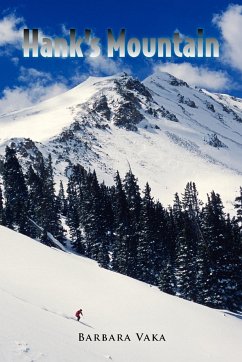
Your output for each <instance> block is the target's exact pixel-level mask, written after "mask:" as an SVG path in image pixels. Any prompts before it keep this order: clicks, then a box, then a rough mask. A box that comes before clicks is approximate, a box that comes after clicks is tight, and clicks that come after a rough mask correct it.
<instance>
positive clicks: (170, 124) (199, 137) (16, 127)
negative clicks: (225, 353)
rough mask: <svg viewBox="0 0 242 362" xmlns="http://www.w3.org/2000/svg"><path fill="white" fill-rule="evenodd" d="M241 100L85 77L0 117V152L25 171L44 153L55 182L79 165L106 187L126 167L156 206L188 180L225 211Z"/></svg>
mask: <svg viewBox="0 0 242 362" xmlns="http://www.w3.org/2000/svg"><path fill="white" fill-rule="evenodd" d="M241 102H242V100H240V99H238V98H235V97H231V96H229V95H220V94H217V93H216V94H212V93H210V92H208V91H205V90H201V89H197V88H194V87H191V86H189V85H188V84H187V83H186V82H184V81H183V80H179V79H177V78H175V77H174V76H172V75H170V74H168V73H155V74H153V75H151V76H149V77H148V78H146V79H145V80H144V81H143V82H140V81H139V80H138V79H137V78H133V77H132V76H129V75H127V74H126V73H121V74H118V75H115V76H110V77H101V78H98V77H90V78H88V79H87V80H86V81H84V82H83V83H81V84H79V85H78V86H76V87H75V88H73V89H71V90H69V91H67V92H66V93H64V94H62V95H60V96H56V97H55V98H52V99H49V100H47V101H45V102H43V103H40V104H39V105H36V106H33V107H31V108H28V109H24V110H21V111H17V112H12V113H9V114H7V115H2V116H1V117H0V127H1V136H0V154H2V155H3V153H4V148H5V146H6V145H7V144H11V143H12V146H13V147H16V148H17V150H18V151H19V152H18V153H19V157H20V160H22V162H23V163H25V164H26V165H27V164H28V162H31V163H35V162H37V161H36V160H37V159H38V157H37V156H36V158H35V157H34V155H33V154H34V153H36V155H37V154H38V151H39V152H41V153H42V154H43V156H45V157H46V156H47V154H48V153H51V154H52V156H53V161H54V167H55V174H56V179H57V180H58V179H60V178H64V179H65V176H66V175H67V173H68V169H69V167H70V165H71V164H73V163H81V164H83V166H84V167H85V168H91V169H93V168H95V169H96V170H97V175H98V177H99V179H103V180H105V182H107V183H108V184H112V182H113V176H114V173H115V171H116V170H117V169H118V170H119V171H120V172H121V174H124V173H125V172H126V171H127V169H128V168H129V165H131V167H132V169H133V171H134V173H135V175H136V176H137V177H138V178H139V179H140V182H141V185H144V184H145V182H146V181H149V183H150V184H151V187H152V189H153V194H154V195H155V197H158V198H160V200H161V201H162V202H165V203H171V202H172V197H173V194H174V193H175V192H176V191H178V192H179V191H182V189H183V188H184V186H185V184H186V182H188V181H190V180H192V181H195V182H196V183H198V189H201V191H202V193H203V194H206V193H207V192H209V191H210V190H211V189H215V190H216V191H218V192H220V193H221V194H222V196H223V197H224V198H225V200H226V202H227V207H228V209H229V208H230V206H229V205H230V204H231V202H232V200H233V198H234V196H235V193H236V190H237V189H238V188H239V186H240V185H241V181H240V179H241V173H242V166H241V163H240V161H239V160H240V159H241V157H242V106H241V104H242V103H241ZM29 139H30V141H32V142H33V149H35V151H34V152H32V151H31V149H30V148H28V147H29V144H30V141H29ZM26 145H27V149H26ZM35 147H36V148H37V149H38V151H37V150H36V148H35ZM30 156H31V157H32V159H31V157H30ZM221 179H222V180H223V185H221ZM175 187H176V188H177V189H176V188H175ZM202 196H203V195H202Z"/></svg>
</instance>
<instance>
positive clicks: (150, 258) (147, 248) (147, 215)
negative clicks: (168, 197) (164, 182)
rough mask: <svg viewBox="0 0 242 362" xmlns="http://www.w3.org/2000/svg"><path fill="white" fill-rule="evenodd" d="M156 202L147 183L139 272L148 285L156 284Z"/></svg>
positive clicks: (138, 264) (140, 242)
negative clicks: (154, 222)
mask: <svg viewBox="0 0 242 362" xmlns="http://www.w3.org/2000/svg"><path fill="white" fill-rule="evenodd" d="M154 215H155V211H154V202H153V199H152V197H151V189H150V186H149V184H148V183H147V184H146V186H145V190H144V197H143V199H142V208H141V226H142V230H141V232H140V238H139V244H138V248H137V270H138V279H140V280H143V281H145V282H147V283H151V284H153V283H154V282H155V279H156V277H155V260H154V259H155V241H156V235H155V228H154V225H153V220H154Z"/></svg>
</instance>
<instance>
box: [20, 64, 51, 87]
mask: <svg viewBox="0 0 242 362" xmlns="http://www.w3.org/2000/svg"><path fill="white" fill-rule="evenodd" d="M18 80H19V81H21V82H24V83H31V82H33V81H34V82H37V83H40V84H43V85H44V84H46V83H48V82H50V81H52V80H53V78H52V75H51V74H50V73H48V72H43V71H40V70H37V69H35V68H25V67H20V69H19V77H18Z"/></svg>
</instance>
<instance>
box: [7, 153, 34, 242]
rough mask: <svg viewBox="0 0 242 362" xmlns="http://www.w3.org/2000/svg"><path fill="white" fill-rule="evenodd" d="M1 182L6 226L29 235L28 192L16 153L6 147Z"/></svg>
mask: <svg viewBox="0 0 242 362" xmlns="http://www.w3.org/2000/svg"><path fill="white" fill-rule="evenodd" d="M3 181H4V194H5V200H6V206H5V217H6V226H8V227H9V228H11V229H15V230H16V231H19V232H20V233H23V234H26V235H30V226H29V220H28V190H27V186H26V183H25V179H24V175H23V171H22V168H21V166H20V164H19V162H18V159H17V156H16V151H15V150H14V149H12V148H10V147H6V153H5V162H4V167H3Z"/></svg>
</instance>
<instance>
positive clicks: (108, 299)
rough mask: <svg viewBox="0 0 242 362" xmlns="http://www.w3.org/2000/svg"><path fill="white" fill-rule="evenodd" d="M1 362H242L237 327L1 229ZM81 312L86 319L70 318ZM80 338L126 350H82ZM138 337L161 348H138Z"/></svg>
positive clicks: (222, 315) (88, 346) (224, 316)
mask: <svg viewBox="0 0 242 362" xmlns="http://www.w3.org/2000/svg"><path fill="white" fill-rule="evenodd" d="M0 244H1V245H0V249H1V253H0V311H1V312H0V313H1V330H0V360H1V362H10V361H11V362H17V361H33V362H34V361H48V362H74V361H85V362H96V361H106V360H112V361H116V362H127V361H128V362H134V361H139V362H147V361H151V362H157V361H166V362H174V361H179V362H204V361H206V362H207V361H211V362H228V361H233V362H239V361H241V356H242V346H241V338H242V328H241V327H242V320H241V319H240V316H238V315H233V314H232V313H230V312H223V311H219V310H212V309H210V308H207V307H203V306H200V305H197V304H195V303H192V302H188V301H185V300H182V299H179V298H177V297H173V296H170V295H168V294H165V293H161V292H160V291H159V290H158V289H157V288H156V287H151V286H149V285H148V284H145V283H142V282H139V281H136V280H134V279H131V278H128V277H125V276H123V275H120V274H117V273H113V272H111V271H107V270H105V269H101V268H100V267H99V266H98V265H97V263H96V262H94V261H91V260H89V259H87V258H83V257H80V256H77V255H74V254H68V253H64V252H62V251H59V250H56V249H50V248H48V247H46V246H44V245H42V244H40V243H38V242H36V241H34V240H32V239H30V238H27V237H25V236H23V235H20V234H17V233H15V232H13V231H11V230H9V229H7V228H4V227H2V226H0ZM80 307H82V308H83V313H84V318H83V319H82V320H81V323H78V322H76V321H75V320H74V319H72V318H73V315H74V313H75V311H76V310H77V309H79V308H80ZM79 333H84V334H85V335H86V336H87V334H91V335H92V336H93V334H94V333H99V334H102V333H105V334H107V335H108V336H109V335H110V334H113V335H116V334H117V333H122V334H123V335H126V334H128V335H129V336H130V339H131V342H129V341H126V342H121V341H120V342H94V341H93V342H90V341H89V342H79V341H78V336H79ZM136 333H144V334H149V335H151V334H152V333H158V335H160V334H163V335H164V337H165V339H166V341H165V342H164V341H160V342H148V341H146V342H138V341H137V338H136V337H135V334H136Z"/></svg>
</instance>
